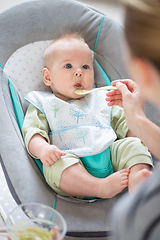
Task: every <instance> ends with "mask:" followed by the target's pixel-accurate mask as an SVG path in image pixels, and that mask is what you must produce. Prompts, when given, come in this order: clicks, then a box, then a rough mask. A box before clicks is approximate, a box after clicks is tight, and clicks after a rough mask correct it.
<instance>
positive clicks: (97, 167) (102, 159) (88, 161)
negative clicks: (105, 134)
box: [80, 148, 113, 178]
mask: <svg viewBox="0 0 160 240" xmlns="http://www.w3.org/2000/svg"><path fill="white" fill-rule="evenodd" d="M80 159H81V160H82V162H83V165H84V167H85V168H86V169H87V171H88V172H89V173H90V174H91V175H93V176H94V177H98V178H105V177H108V176H109V175H111V174H112V173H113V167H112V162H111V154H110V150H109V148H107V149H106V150H105V151H103V152H101V153H99V154H96V155H92V156H86V157H81V158H80ZM106 162H107V163H108V167H106Z"/></svg>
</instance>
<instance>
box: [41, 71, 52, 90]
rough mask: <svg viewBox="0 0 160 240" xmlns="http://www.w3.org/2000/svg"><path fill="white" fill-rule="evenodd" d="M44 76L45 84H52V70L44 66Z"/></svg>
mask: <svg viewBox="0 0 160 240" xmlns="http://www.w3.org/2000/svg"><path fill="white" fill-rule="evenodd" d="M42 76H43V81H44V83H45V85H46V86H51V85H52V81H51V78H50V70H49V69H48V68H43V70H42Z"/></svg>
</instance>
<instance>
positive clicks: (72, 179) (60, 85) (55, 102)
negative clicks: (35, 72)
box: [23, 33, 153, 199]
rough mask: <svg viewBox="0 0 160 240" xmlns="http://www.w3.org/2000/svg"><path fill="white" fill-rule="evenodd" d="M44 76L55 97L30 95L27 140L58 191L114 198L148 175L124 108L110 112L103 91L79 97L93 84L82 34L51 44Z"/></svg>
mask: <svg viewBox="0 0 160 240" xmlns="http://www.w3.org/2000/svg"><path fill="white" fill-rule="evenodd" d="M42 75H43V81H44V83H45V84H46V85H47V86H49V87H50V88H51V91H52V92H51V93H49V92H38V91H33V92H31V93H29V94H28V95H27V97H26V100H27V101H29V102H30V105H29V108H28V110H27V113H26V116H25V120H24V124H23V135H24V140H25V144H26V147H27V150H28V152H29V153H30V155H31V156H33V157H35V158H38V159H40V160H41V162H42V163H43V173H44V176H45V179H46V181H47V183H48V184H49V185H50V187H51V188H52V189H54V191H55V192H57V193H58V194H61V195H65V196H73V197H79V198H84V199H86V198H88V197H90V196H91V197H97V198H111V197H113V196H115V195H117V194H118V193H119V192H121V191H122V190H123V189H124V188H126V187H127V186H128V187H129V190H132V189H134V188H135V186H136V185H138V183H139V182H142V180H143V179H145V178H146V177H147V176H149V175H150V168H151V167H152V166H153V165H152V158H151V155H150V153H149V151H148V149H147V148H146V147H145V146H143V145H142V144H141V141H140V140H139V139H138V138H135V137H131V132H130V130H129V129H128V128H127V126H126V122H125V116H124V112H123V110H122V108H120V107H118V106H114V107H112V108H111V107H108V105H107V102H106V100H105V97H106V91H105V90H103V91H98V92H96V93H94V92H93V93H90V94H88V95H85V96H84V95H77V94H76V93H75V90H76V89H82V90H83V89H85V90H89V89H91V88H92V86H93V83H94V70H93V54H92V52H91V50H90V48H89V46H88V45H87V44H86V43H85V41H84V39H82V37H81V36H80V35H79V34H77V33H71V34H70V33H67V34H64V35H62V36H60V37H59V38H57V39H55V40H54V41H53V42H52V43H51V45H50V46H49V47H48V48H47V50H46V52H45V55H44V68H43V70H42ZM115 140H116V141H115Z"/></svg>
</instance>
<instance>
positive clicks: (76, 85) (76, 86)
mask: <svg viewBox="0 0 160 240" xmlns="http://www.w3.org/2000/svg"><path fill="white" fill-rule="evenodd" d="M82 87H83V86H82V84H81V83H76V84H75V85H74V88H76V89H77V88H80V89H82Z"/></svg>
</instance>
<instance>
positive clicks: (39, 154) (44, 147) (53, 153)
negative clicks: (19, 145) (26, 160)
mask: <svg viewBox="0 0 160 240" xmlns="http://www.w3.org/2000/svg"><path fill="white" fill-rule="evenodd" d="M28 150H29V152H30V153H31V154H32V155H33V156H35V157H36V158H39V159H40V160H41V162H42V163H43V164H44V165H45V166H46V167H50V166H51V165H53V164H54V163H55V162H56V161H57V160H58V159H60V158H61V156H64V155H66V153H64V152H62V151H61V150H60V149H59V148H58V147H56V146H55V145H50V144H49V143H48V142H47V141H46V139H45V138H44V137H42V136H41V135H40V134H35V135H34V136H33V137H32V138H31V140H30V141H29V144H28Z"/></svg>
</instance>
